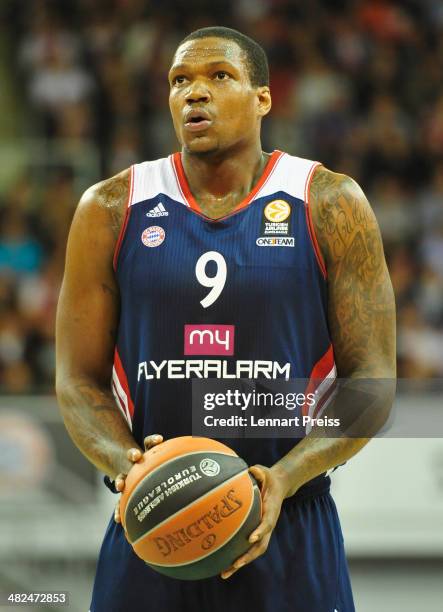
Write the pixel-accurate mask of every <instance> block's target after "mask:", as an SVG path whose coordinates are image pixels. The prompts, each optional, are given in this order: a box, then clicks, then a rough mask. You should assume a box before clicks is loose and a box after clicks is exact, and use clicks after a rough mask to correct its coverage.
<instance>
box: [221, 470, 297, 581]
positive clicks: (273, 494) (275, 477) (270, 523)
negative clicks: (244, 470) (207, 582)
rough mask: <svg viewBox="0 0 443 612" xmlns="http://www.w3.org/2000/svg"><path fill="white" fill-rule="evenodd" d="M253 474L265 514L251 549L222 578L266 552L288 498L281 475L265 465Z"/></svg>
mask: <svg viewBox="0 0 443 612" xmlns="http://www.w3.org/2000/svg"><path fill="white" fill-rule="evenodd" d="M249 471H250V472H251V474H252V475H253V476H254V477H255V479H256V480H257V481H258V482H259V484H260V492H261V497H262V505H263V514H262V519H261V523H260V525H258V527H257V528H256V529H255V530H254V531H253V532H252V533H251V535H250V536H249V542H250V543H251V544H252V546H251V548H250V549H249V550H248V551H247V552H246V553H245V554H244V555H242V556H241V557H239V558H238V559H237V560H236V561H234V563H233V564H232V566H231V567H229V568H228V569H226V570H225V571H224V572H222V573H221V577H222V578H229V577H230V576H232V574H234V573H235V572H236V571H237V570H239V569H240V568H241V567H243V566H244V565H246V564H247V563H251V561H254V559H257V557H259V556H260V555H262V554H263V553H265V552H266V550H267V548H268V544H269V540H270V539H271V535H272V532H273V530H274V527H275V525H276V524H277V520H278V517H279V516H280V510H281V505H282V503H283V500H284V499H285V497H286V493H287V485H286V483H285V480H284V479H283V477H282V475H281V473H280V474H279V473H278V472H277V471H276V470H273V468H267V467H265V466H264V465H253V466H251V467H250V468H249Z"/></svg>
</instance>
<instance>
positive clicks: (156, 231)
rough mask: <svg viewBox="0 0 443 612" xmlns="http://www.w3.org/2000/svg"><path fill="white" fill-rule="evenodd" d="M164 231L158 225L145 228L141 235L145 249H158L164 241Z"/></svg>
mask: <svg viewBox="0 0 443 612" xmlns="http://www.w3.org/2000/svg"><path fill="white" fill-rule="evenodd" d="M165 236H166V234H165V230H164V229H163V228H162V227H159V226H158V225H151V227H147V228H146V229H145V231H144V232H143V234H142V242H143V244H144V245H145V246H147V247H150V248H152V247H158V246H160V245H161V243H162V242H163V241H164V239H165Z"/></svg>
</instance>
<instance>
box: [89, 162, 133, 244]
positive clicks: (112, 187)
mask: <svg viewBox="0 0 443 612" xmlns="http://www.w3.org/2000/svg"><path fill="white" fill-rule="evenodd" d="M130 173H131V171H130V168H127V169H126V170H123V171H122V172H119V173H118V174H116V175H115V176H112V177H111V178H108V179H105V180H104V181H100V182H99V183H96V184H95V185H92V186H91V187H89V189H87V190H86V191H85V193H84V194H83V196H82V198H81V200H80V202H79V212H80V213H81V212H83V213H86V214H88V216H93V217H97V218H100V220H104V221H105V222H106V225H107V227H108V228H109V229H110V230H111V231H112V233H113V235H114V236H115V238H117V236H118V234H119V232H120V229H121V226H122V223H123V218H124V215H125V212H126V206H127V202H128V195H129V188H130ZM97 220H98V219H97Z"/></svg>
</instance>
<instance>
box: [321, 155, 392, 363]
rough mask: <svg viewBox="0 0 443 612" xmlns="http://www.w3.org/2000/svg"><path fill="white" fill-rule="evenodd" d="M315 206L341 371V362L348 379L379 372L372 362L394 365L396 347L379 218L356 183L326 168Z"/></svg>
mask: <svg viewBox="0 0 443 612" xmlns="http://www.w3.org/2000/svg"><path fill="white" fill-rule="evenodd" d="M310 204H311V215H312V220H313V222H314V226H315V230H316V235H317V239H318V242H319V244H320V248H321V251H322V254H323V256H324V259H325V262H326V267H327V269H328V293H329V307H328V308H329V313H328V317H329V324H330V328H331V334H332V337H333V343H334V350H335V353H336V358H337V357H338V359H336V360H337V365H338V366H339V361H341V362H342V368H341V370H342V372H343V375H344V371H355V369H359V370H362V369H364V370H366V371H368V372H370V371H374V369H375V363H371V362H372V361H373V360H374V361H375V360H377V359H380V357H381V356H385V357H387V358H388V359H390V360H392V359H393V354H394V345H395V331H394V328H395V305H394V297H393V291H392V285H391V281H390V278H389V274H388V271H387V267H386V262H385V257H384V252H383V245H382V241H381V236H380V230H379V228H378V224H377V221H376V218H375V215H374V213H373V211H372V209H371V207H370V205H369V203H368V201H367V200H366V197H365V196H364V194H363V192H362V190H361V189H360V187H359V186H358V185H357V183H356V182H355V181H353V180H352V179H351V178H349V177H347V176H345V175H342V174H336V173H334V172H331V171H329V170H327V169H325V168H322V167H320V168H319V169H318V170H317V171H316V173H315V175H314V177H313V180H312V183H311V192H310ZM371 353H372V355H371ZM340 358H341V359H340ZM339 370H340V368H339ZM341 375H342V374H341Z"/></svg>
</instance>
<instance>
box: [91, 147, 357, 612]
mask: <svg viewBox="0 0 443 612" xmlns="http://www.w3.org/2000/svg"><path fill="white" fill-rule="evenodd" d="M316 165H317V164H316V163H314V162H312V161H308V160H304V159H300V158H297V157H292V156H290V155H287V154H286V153H282V152H280V151H275V152H274V153H273V154H272V155H271V157H270V160H269V162H268V164H267V166H266V168H265V171H264V173H263V176H262V177H261V179H260V180H259V181H258V183H257V185H256V186H255V188H254V189H253V191H252V192H251V193H250V194H249V196H248V197H247V198H245V200H244V201H243V202H241V203H240V204H239V205H238V206H237V208H236V209H235V210H234V211H233V212H232V213H231V214H229V215H227V216H226V217H224V218H223V219H218V220H217V221H213V220H211V219H208V218H207V217H205V215H204V214H203V213H202V211H201V209H200V207H199V206H198V203H197V202H196V201H195V199H194V198H193V197H192V194H191V192H190V189H189V186H188V184H187V181H186V177H185V174H184V171H183V166H182V163H181V156H180V154H179V153H176V154H175V155H172V156H170V157H168V158H167V159H160V160H157V161H153V162H145V163H142V164H137V165H135V166H133V168H132V170H131V189H130V195H129V201H128V209H127V214H126V218H125V222H124V227H123V228H122V232H121V236H120V239H119V242H118V245H117V248H116V252H115V258H114V265H115V270H116V275H117V279H118V283H119V286H120V293H121V314H120V323H119V329H118V338H117V345H116V350H115V361H114V368H113V378H112V386H113V391H114V395H115V398H116V401H117V404H118V405H119V407H120V409H121V410H122V412H123V414H124V415H125V417H126V419H127V421H128V424H129V426H130V427H131V428H132V432H133V435H134V438H135V440H136V441H137V442H138V444H140V446H142V444H143V438H144V436H146V435H148V434H151V433H160V434H162V435H163V436H164V437H165V438H172V437H175V436H180V435H189V434H190V433H192V431H191V430H192V419H191V408H192V381H193V380H195V379H205V378H214V377H216V378H220V379H227V380H230V381H235V380H236V379H242V378H249V379H251V378H252V379H264V380H267V381H271V382H270V383H269V384H275V383H272V381H273V380H277V379H292V378H305V379H308V380H309V383H308V385H307V386H308V388H311V390H313V389H315V391H317V402H316V403H315V404H314V405H313V406H311V407H309V408H307V410H308V411H309V414H311V415H314V416H315V415H316V414H318V413H319V411H320V410H322V409H323V408H324V406H325V402H326V401H327V397H328V396H329V395H330V392H331V389H332V388H333V382H334V378H335V375H336V371H335V365H334V356H333V349H332V345H331V339H330V336H329V332H328V323H327V288H326V271H325V267H324V262H323V260H322V258H321V254H320V252H319V250H318V247H317V245H316V241H315V235H314V233H313V231H312V223H311V219H310V213H309V202H308V199H309V198H308V193H309V182H310V180H311V177H312V175H313V172H314V169H315V167H316ZM226 443H227V444H228V445H229V446H231V447H232V448H233V449H234V450H236V451H237V453H238V454H239V455H240V456H241V457H243V459H244V460H245V461H246V462H247V463H248V464H249V465H252V464H255V463H260V464H262V465H267V466H271V465H273V464H274V463H275V462H276V461H278V460H279V459H280V458H281V457H282V456H283V455H284V454H286V453H287V452H288V451H289V450H290V449H291V448H293V446H294V445H295V444H296V443H297V440H295V439H293V438H292V439H291V438H272V439H265V440H257V439H251V438H238V439H234V438H233V439H229V440H227V441H226ZM329 483H330V480H329V478H328V477H325V476H324V475H321V476H318V477H317V478H315V479H314V480H312V481H310V482H309V483H307V484H305V485H304V486H303V487H301V488H300V489H299V490H298V491H297V493H296V494H295V495H293V496H292V497H289V498H287V499H286V500H284V502H283V504H282V509H281V514H280V517H279V520H278V522H277V525H276V527H275V529H274V532H273V535H272V538H271V540H270V543H269V547H268V549H267V551H266V553H265V554H264V555H262V556H260V557H259V558H258V559H257V560H255V561H254V562H253V563H251V564H249V565H247V566H246V567H244V568H242V569H241V570H240V571H239V572H238V573H236V574H235V575H234V576H233V577H232V578H230V579H229V580H227V581H223V580H221V579H220V577H218V576H215V577H213V578H208V579H205V580H200V581H191V582H188V581H181V580H176V579H173V578H169V577H167V576H163V575H160V574H158V573H157V572H155V571H154V570H153V569H151V568H150V567H148V566H147V565H146V564H145V563H144V562H143V561H142V560H141V559H139V558H138V557H137V556H136V555H135V553H134V551H133V550H132V547H131V546H130V545H129V544H128V542H127V540H126V538H125V535H124V532H123V529H122V527H121V525H120V524H117V523H115V521H114V519H113V517H111V519H110V522H109V525H108V529H107V531H106V535H105V538H104V541H103V544H102V547H101V550H100V556H99V560H98V564H97V573H96V577H95V582H94V589H93V595H92V602H91V608H90V610H91V612H105V611H106V612H124V611H126V610H133V609H134V610H135V609H145V608H146V609H149V608H151V607H152V606H153V605H154V606H155V607H157V608H159V609H161V610H165V611H166V610H167V611H168V612H169V611H170V612H179V611H180V612H191V610H196V609H198V610H204V611H207V610H211V611H212V612H226V610H249V609H254V610H256V611H257V612H354V605H353V602H352V592H351V587H350V583H349V575H348V569H347V565H346V558H345V554H344V548H343V538H342V534H341V530H340V525H339V521H338V517H337V512H336V510H335V505H334V502H333V500H332V498H331V496H330V494H329Z"/></svg>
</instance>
